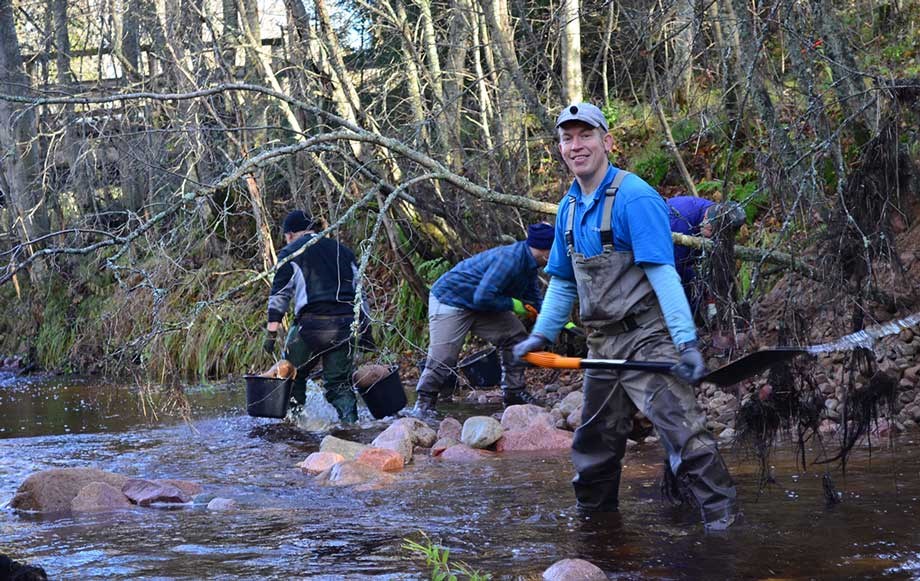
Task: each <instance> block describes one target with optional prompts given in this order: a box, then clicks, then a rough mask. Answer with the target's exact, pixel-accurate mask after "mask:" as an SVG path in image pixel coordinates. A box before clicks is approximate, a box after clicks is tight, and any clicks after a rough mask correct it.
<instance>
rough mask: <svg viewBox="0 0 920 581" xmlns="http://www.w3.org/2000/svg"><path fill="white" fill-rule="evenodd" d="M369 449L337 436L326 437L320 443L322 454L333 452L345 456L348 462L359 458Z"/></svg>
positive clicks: (364, 445)
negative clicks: (359, 455)
mask: <svg viewBox="0 0 920 581" xmlns="http://www.w3.org/2000/svg"><path fill="white" fill-rule="evenodd" d="M367 448H368V446H367V445H366V444H359V443H357V442H352V441H350V440H343V439H341V438H336V437H335V436H326V437H325V438H323V441H322V442H320V443H319V451H320V452H333V453H335V454H339V455H341V456H343V457H344V458H345V459H346V460H354V459H355V458H357V457H358V454H360V453H361V452H363V451H364V450H366V449H367Z"/></svg>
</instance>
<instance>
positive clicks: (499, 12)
mask: <svg viewBox="0 0 920 581" xmlns="http://www.w3.org/2000/svg"><path fill="white" fill-rule="evenodd" d="M485 4H486V6H485V11H486V21H487V22H488V23H489V28H490V32H491V36H492V39H493V43H494V45H495V46H496V47H497V48H498V56H499V59H500V60H501V61H502V66H503V67H504V68H505V70H506V71H507V72H508V74H509V75H510V76H511V79H512V81H513V82H514V86H515V87H516V88H517V90H518V92H519V93H520V95H521V97H522V98H523V99H524V101H526V102H527V106H528V107H529V109H530V113H531V114H533V115H536V116H537V119H538V120H539V121H540V124H541V125H542V126H543V130H544V131H545V132H546V133H547V134H550V135H551V134H552V133H553V132H554V131H555V127H554V125H555V124H554V123H553V121H552V119H550V116H549V113H547V111H546V108H545V107H544V106H543V103H541V102H540V99H539V98H538V97H537V94H536V92H534V89H533V87H532V86H531V84H530V83H529V82H528V81H527V80H526V79H525V78H524V74H523V72H522V71H521V68H520V66H519V65H518V60H517V54H516V53H515V50H514V34H513V31H512V29H511V15H510V14H509V12H508V1H507V0H485ZM516 121H517V123H516ZM505 122H506V123H508V124H513V126H514V127H519V126H520V125H519V124H518V123H519V120H515V119H506V120H505Z"/></svg>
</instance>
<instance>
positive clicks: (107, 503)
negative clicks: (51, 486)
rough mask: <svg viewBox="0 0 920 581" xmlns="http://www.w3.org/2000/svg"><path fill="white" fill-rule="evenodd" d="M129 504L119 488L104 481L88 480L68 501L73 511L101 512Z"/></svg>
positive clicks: (128, 505) (125, 506) (121, 507)
mask: <svg viewBox="0 0 920 581" xmlns="http://www.w3.org/2000/svg"><path fill="white" fill-rule="evenodd" d="M131 506H132V505H131V501H130V500H128V497H127V496H125V495H124V493H123V492H122V491H121V489H119V488H115V487H114V486H112V485H111V484H106V483H105V482H90V483H89V484H87V485H86V486H84V487H83V488H81V489H80V492H79V493H77V495H76V496H75V497H74V499H73V500H71V501H70V510H72V511H73V512H103V511H109V510H119V509H123V508H130V507H131Z"/></svg>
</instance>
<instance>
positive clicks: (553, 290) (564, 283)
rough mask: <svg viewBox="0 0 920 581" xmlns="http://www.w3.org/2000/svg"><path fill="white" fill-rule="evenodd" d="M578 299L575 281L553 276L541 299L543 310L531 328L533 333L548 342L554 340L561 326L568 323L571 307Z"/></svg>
mask: <svg viewBox="0 0 920 581" xmlns="http://www.w3.org/2000/svg"><path fill="white" fill-rule="evenodd" d="M576 298H578V288H577V287H576V286H575V281H573V280H568V279H565V278H560V277H558V276H554V277H552V278H550V279H549V286H548V287H547V289H546V295H544V297H543V308H542V309H540V316H539V317H537V322H536V323H535V324H534V326H533V332H534V333H539V334H540V335H543V336H544V337H546V338H547V339H548V340H549V341H550V342H553V341H555V340H556V337H557V336H558V335H559V331H561V330H562V327H563V325H565V324H566V323H568V322H569V314H570V313H571V312H572V305H574V304H575V299H576Z"/></svg>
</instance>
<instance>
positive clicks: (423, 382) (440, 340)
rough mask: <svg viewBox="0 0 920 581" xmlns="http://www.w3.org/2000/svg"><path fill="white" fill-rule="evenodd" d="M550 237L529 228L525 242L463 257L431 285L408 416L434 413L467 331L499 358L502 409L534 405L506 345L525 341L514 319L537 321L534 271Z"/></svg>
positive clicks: (546, 230) (546, 228)
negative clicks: (424, 347) (425, 340)
mask: <svg viewBox="0 0 920 581" xmlns="http://www.w3.org/2000/svg"><path fill="white" fill-rule="evenodd" d="M553 236H554V231H553V227H552V226H550V225H549V224H546V223H542V222H541V223H538V224H532V225H531V226H530V227H528V228H527V240H524V241H521V242H515V243H514V244H509V245H507V246H499V247H498V248H493V249H491V250H486V251H485V252H481V253H479V254H477V255H475V256H472V257H470V258H467V259H466V260H464V261H462V262H460V263H459V264H457V265H456V266H454V267H453V268H452V269H451V270H450V271H448V272H446V273H445V274H444V275H443V276H441V278H439V279H438V280H437V282H435V283H434V286H433V287H432V288H431V293H430V295H429V298H428V331H429V336H430V341H431V343H430V345H429V347H428V358H427V360H426V361H425V371H424V372H422V376H421V377H420V378H419V381H418V386H417V387H416V392H417V393H418V399H417V400H416V403H415V408H414V410H413V412H412V413H413V415H416V416H422V417H424V416H429V417H430V416H433V415H434V412H435V406H436V405H437V401H438V393H439V391H440V388H441V386H442V385H443V384H444V383H445V382H446V381H448V380H449V379H450V374H451V373H452V371H451V369H452V368H454V367H456V365H457V358H458V356H459V355H460V349H462V348H463V343H464V341H465V340H466V336H467V334H469V333H471V332H472V333H473V334H474V335H476V336H477V337H480V338H482V339H485V340H486V341H488V342H490V343H492V344H493V345H495V347H496V349H498V350H499V353H500V354H501V361H502V392H503V396H504V397H503V400H504V403H505V405H506V406H509V405H515V404H523V403H533V402H534V401H535V400H534V398H533V396H531V395H530V394H529V393H527V391H526V390H525V389H524V368H523V367H522V366H520V365H517V364H515V363H514V361H513V357H512V355H511V347H512V346H514V345H515V344H516V343H517V342H519V341H522V340H523V339H525V338H526V337H527V331H526V330H525V328H524V325H523V323H521V321H520V319H518V318H517V317H516V316H515V315H516V314H519V315H524V316H530V317H532V318H536V313H537V312H538V311H539V310H540V304H541V302H542V299H541V298H540V296H541V293H540V289H539V286H538V283H537V273H538V271H539V269H540V268H542V267H543V266H545V265H546V260H547V258H548V257H549V250H550V247H551V246H552V243H553Z"/></svg>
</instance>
